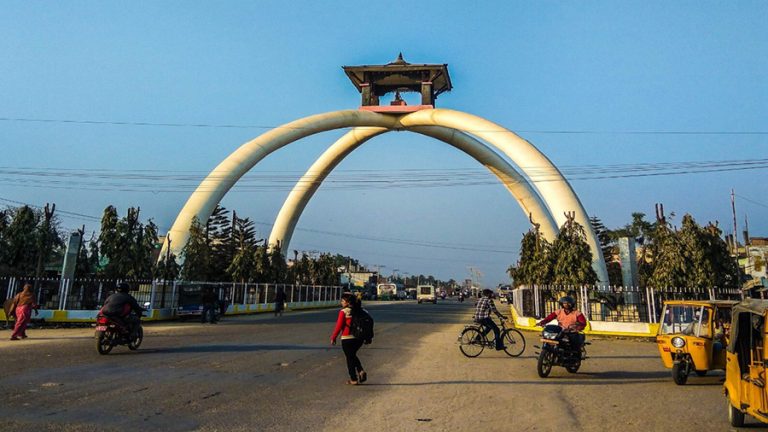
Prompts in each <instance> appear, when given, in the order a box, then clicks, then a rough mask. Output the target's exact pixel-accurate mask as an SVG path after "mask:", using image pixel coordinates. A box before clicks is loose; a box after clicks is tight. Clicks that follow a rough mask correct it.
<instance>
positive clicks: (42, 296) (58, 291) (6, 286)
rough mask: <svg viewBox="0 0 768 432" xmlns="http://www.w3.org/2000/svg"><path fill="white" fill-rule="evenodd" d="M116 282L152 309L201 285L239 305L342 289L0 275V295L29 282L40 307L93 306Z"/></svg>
mask: <svg viewBox="0 0 768 432" xmlns="http://www.w3.org/2000/svg"><path fill="white" fill-rule="evenodd" d="M120 282H127V283H128V284H129V285H130V286H131V289H132V291H131V295H133V296H134V297H135V298H136V300H137V301H138V302H139V304H142V305H147V304H149V307H150V308H152V309H162V308H173V309H176V308H179V306H180V304H183V303H184V302H185V301H195V300H196V299H198V298H199V297H200V293H201V292H202V290H203V289H204V288H211V289H213V290H214V292H215V293H217V295H218V298H219V301H220V302H222V303H226V304H241V305H255V304H268V303H273V302H274V301H275V294H276V293H277V292H278V291H280V290H282V291H283V292H284V293H285V294H286V299H287V301H288V302H289V303H294V302H320V301H337V300H339V299H340V298H341V294H342V293H343V291H344V289H343V287H341V286H327V285H322V286H320V285H291V284H263V283H232V282H189V281H176V280H174V281H165V280H125V281H123V280H114V279H73V280H70V279H59V278H45V279H36V278H16V277H0V299H8V298H12V297H13V296H14V295H16V294H17V293H18V292H20V291H21V290H22V288H23V286H24V284H26V283H30V284H32V286H33V287H34V289H35V293H36V295H37V303H38V304H39V305H40V307H41V308H42V309H56V310H96V309H99V308H100V307H101V306H102V305H103V304H104V300H106V298H107V297H108V296H109V295H110V294H112V293H113V292H115V289H116V287H117V284H118V283H120Z"/></svg>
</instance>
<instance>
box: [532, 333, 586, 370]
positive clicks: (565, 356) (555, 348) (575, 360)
mask: <svg viewBox="0 0 768 432" xmlns="http://www.w3.org/2000/svg"><path fill="white" fill-rule="evenodd" d="M573 336H574V335H573V334H572V333H571V334H569V333H566V332H564V331H563V328H562V327H560V326H558V325H552V324H550V325H548V326H545V327H544V329H543V330H542V331H541V342H542V346H541V347H539V346H536V347H535V348H538V349H540V350H541V352H539V353H538V356H539V359H538V362H537V364H536V370H537V372H538V373H539V376H540V377H542V378H546V377H548V376H549V373H550V372H551V371H552V366H562V367H564V368H565V370H567V371H568V372H570V373H576V372H578V371H579V368H580V367H581V362H582V360H584V359H586V358H587V350H586V348H585V346H586V345H589V342H584V343H583V344H582V346H581V349H579V348H577V347H576V346H575V345H574V344H573V343H572V342H571V340H570V338H571V337H573Z"/></svg>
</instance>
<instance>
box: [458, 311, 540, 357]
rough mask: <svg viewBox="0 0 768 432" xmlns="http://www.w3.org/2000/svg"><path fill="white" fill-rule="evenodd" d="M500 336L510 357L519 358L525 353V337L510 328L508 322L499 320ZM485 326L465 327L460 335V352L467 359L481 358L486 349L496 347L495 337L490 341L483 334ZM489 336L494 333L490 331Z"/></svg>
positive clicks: (472, 325)
mask: <svg viewBox="0 0 768 432" xmlns="http://www.w3.org/2000/svg"><path fill="white" fill-rule="evenodd" d="M499 324H500V326H499V327H500V329H499V336H500V337H501V340H503V341H504V345H506V346H505V347H504V352H505V353H507V355H508V356H510V357H518V356H520V355H521V354H522V353H523V351H525V337H523V334H522V333H520V331H519V330H517V329H515V328H508V327H507V324H506V321H505V320H503V319H499ZM483 330H484V329H483V326H482V325H480V324H471V325H468V326H466V327H464V330H462V331H461V334H460V335H459V350H461V353H462V354H464V355H465V356H467V357H470V358H472V357H477V356H479V355H480V354H481V353H482V352H483V350H484V349H485V347H491V348H493V347H495V346H496V337H495V335H494V336H493V337H492V338H491V339H490V340H489V339H488V337H487V336H486V335H484V334H483ZM488 333H489V334H492V333H493V332H492V331H491V330H489V332H488Z"/></svg>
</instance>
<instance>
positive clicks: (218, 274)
mask: <svg viewBox="0 0 768 432" xmlns="http://www.w3.org/2000/svg"><path fill="white" fill-rule="evenodd" d="M232 213H233V215H232V220H230V219H229V216H228V212H227V209H226V208H224V207H222V206H221V205H217V206H216V208H215V209H214V210H213V213H212V214H211V217H210V218H208V222H206V229H205V236H206V241H207V242H208V247H209V248H210V250H211V274H210V278H211V280H221V281H223V280H230V279H229V276H230V275H229V273H228V272H227V268H228V267H229V265H230V264H231V263H232V258H233V256H234V254H235V247H236V245H235V239H234V237H233V235H234V233H233V228H234V226H235V224H236V223H237V222H236V221H237V215H235V214H234V212H232Z"/></svg>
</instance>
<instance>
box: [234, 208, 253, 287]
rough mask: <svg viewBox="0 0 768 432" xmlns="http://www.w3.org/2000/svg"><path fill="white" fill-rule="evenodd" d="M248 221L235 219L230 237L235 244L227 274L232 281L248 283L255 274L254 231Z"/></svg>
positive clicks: (250, 222) (251, 223) (246, 219)
mask: <svg viewBox="0 0 768 432" xmlns="http://www.w3.org/2000/svg"><path fill="white" fill-rule="evenodd" d="M253 225H254V224H253V222H252V221H251V220H250V219H248V218H245V219H235V221H234V226H233V229H232V237H233V238H234V242H235V252H234V256H233V258H232V260H231V263H230V264H229V266H228V267H227V273H228V274H229V275H230V277H231V278H232V280H233V281H237V282H243V283H244V282H250V281H252V280H253V277H254V275H255V274H256V273H257V271H256V270H257V263H256V229H255V228H254V226H253Z"/></svg>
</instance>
